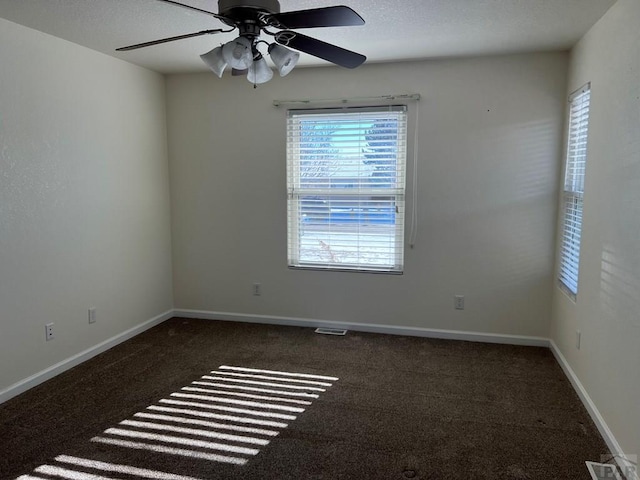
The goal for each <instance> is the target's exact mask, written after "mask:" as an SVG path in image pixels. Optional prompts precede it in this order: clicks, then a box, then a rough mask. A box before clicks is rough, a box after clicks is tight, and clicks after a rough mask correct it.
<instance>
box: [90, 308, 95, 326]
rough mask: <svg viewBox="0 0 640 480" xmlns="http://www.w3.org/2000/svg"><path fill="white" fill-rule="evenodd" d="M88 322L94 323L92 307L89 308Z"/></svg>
mask: <svg viewBox="0 0 640 480" xmlns="http://www.w3.org/2000/svg"><path fill="white" fill-rule="evenodd" d="M89 323H96V309H95V307H92V308H90V309H89Z"/></svg>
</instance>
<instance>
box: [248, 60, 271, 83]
mask: <svg viewBox="0 0 640 480" xmlns="http://www.w3.org/2000/svg"><path fill="white" fill-rule="evenodd" d="M272 78H273V71H272V70H271V69H270V68H269V65H267V61H266V60H265V59H264V57H263V56H262V55H260V56H259V57H258V58H257V59H256V60H254V62H253V63H252V64H251V66H250V67H249V71H248V72H247V80H249V81H250V82H251V83H253V84H260V83H266V82H268V81H269V80H271V79H272Z"/></svg>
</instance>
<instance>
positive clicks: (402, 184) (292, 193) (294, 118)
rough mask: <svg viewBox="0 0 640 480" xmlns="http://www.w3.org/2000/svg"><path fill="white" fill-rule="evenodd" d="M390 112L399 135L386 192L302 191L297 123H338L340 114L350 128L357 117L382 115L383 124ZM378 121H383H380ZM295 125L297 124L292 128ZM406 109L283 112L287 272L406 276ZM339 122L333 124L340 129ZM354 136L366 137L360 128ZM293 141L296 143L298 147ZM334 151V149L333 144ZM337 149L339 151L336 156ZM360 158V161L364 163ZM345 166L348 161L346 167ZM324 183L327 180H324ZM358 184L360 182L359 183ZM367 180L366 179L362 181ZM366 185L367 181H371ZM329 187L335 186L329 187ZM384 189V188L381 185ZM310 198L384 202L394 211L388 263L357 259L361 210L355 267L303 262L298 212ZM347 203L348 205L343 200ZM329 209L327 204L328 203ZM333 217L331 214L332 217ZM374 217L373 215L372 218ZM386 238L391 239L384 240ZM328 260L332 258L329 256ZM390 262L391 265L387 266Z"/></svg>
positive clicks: (331, 188)
mask: <svg viewBox="0 0 640 480" xmlns="http://www.w3.org/2000/svg"><path fill="white" fill-rule="evenodd" d="M389 112H393V115H395V116H397V117H398V119H397V121H398V130H397V137H396V144H395V145H394V155H393V157H394V158H395V161H394V167H395V169H394V170H393V172H394V173H393V178H394V180H393V182H392V183H393V186H392V187H388V186H387V187H386V188H380V187H378V188H374V187H370V188H363V187H362V185H361V184H359V185H358V186H357V188H354V190H353V191H351V190H350V189H348V188H344V189H340V188H337V186H336V185H333V186H328V187H324V188H305V187H303V186H302V181H301V179H302V178H303V176H302V174H301V163H302V161H303V160H301V154H300V138H301V136H300V135H298V136H297V137H296V133H295V132H296V130H295V128H296V125H297V126H298V127H299V125H300V123H299V122H302V121H304V119H308V120H312V119H313V117H314V116H316V115H317V117H318V118H321V117H327V116H335V117H337V118H339V117H340V116H341V114H345V120H344V122H345V124H346V123H348V122H349V121H353V120H350V118H353V117H357V115H359V114H360V115H365V116H370V115H373V116H374V117H375V115H376V114H380V115H381V118H383V117H385V116H387V117H388V116H389ZM381 121H382V120H381ZM296 122H298V123H296ZM407 122H408V107H407V105H382V106H355V107H341V108H306V109H290V110H288V111H287V265H288V267H289V268H290V269H296V270H322V271H341V272H345V271H346V272H361V273H376V274H400V275H401V274H403V272H404V250H405V248H404V236H405V231H404V230H405V208H406V171H407V163H408V162H407V136H408V126H407ZM339 123H340V122H339V120H338V121H336V124H339ZM358 131H359V132H360V134H361V135H365V132H366V130H365V129H364V128H363V127H362V126H361V125H360V126H359V127H358ZM296 138H297V141H296ZM332 146H333V144H332ZM340 148H341V147H340V146H339V147H338V150H339V149H340ZM336 155H346V154H345V152H344V151H340V152H338V153H337V154H336ZM364 156H365V155H364V153H362V157H363V158H364ZM345 164H346V161H345ZM345 164H340V167H344V165H345ZM327 178H328V177H327ZM358 178H360V177H358ZM362 178H368V177H362ZM369 181H370V180H369ZM330 183H331V184H333V182H330ZM383 183H384V182H383ZM310 195H313V196H315V197H319V198H321V199H322V198H324V199H325V201H327V200H329V198H328V197H331V198H336V197H344V198H343V199H342V200H339V201H337V203H338V204H339V203H340V201H343V202H349V201H350V200H353V202H355V203H358V205H360V202H362V203H364V204H365V205H366V204H367V202H370V201H372V200H371V199H372V198H373V197H378V198H380V197H386V198H387V200H385V202H388V205H389V206H391V205H392V207H389V208H391V209H393V212H392V213H391V215H392V217H393V223H392V224H391V225H392V226H393V234H392V237H390V238H392V242H391V243H392V244H393V247H390V250H391V251H392V252H393V253H392V254H389V255H388V257H385V258H388V262H387V263H386V264H384V265H379V264H378V265H374V264H372V263H366V262H362V261H361V260H360V255H361V254H362V250H361V245H360V239H361V238H363V237H362V233H361V228H362V227H363V226H365V225H367V224H366V222H365V221H363V218H364V217H365V216H366V215H367V213H366V210H365V209H361V210H358V211H359V212H361V213H360V214H359V216H358V220H357V221H354V222H353V223H354V226H356V227H357V229H356V230H357V233H356V234H355V236H356V237H357V239H358V241H357V245H358V246H357V255H356V256H357V257H358V260H357V261H355V262H347V263H343V262H341V261H333V259H331V258H329V259H328V260H323V261H311V260H309V259H304V258H303V254H301V252H302V251H304V248H303V247H302V235H303V234H304V231H303V225H302V221H301V218H302V217H301V209H302V208H303V207H302V204H303V197H306V198H307V199H308V198H309V196H310ZM347 198H349V200H346V199H347ZM329 203H330V202H329ZM331 215H332V214H329V217H331ZM374 215H375V214H374ZM334 226H335V224H334V223H332V221H331V220H329V221H328V227H327V228H328V230H331V228H332V227H334ZM387 236H390V235H389V234H387ZM330 257H331V256H330ZM391 259H393V261H392V260H391Z"/></svg>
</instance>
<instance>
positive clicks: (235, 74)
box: [231, 68, 249, 77]
mask: <svg viewBox="0 0 640 480" xmlns="http://www.w3.org/2000/svg"><path fill="white" fill-rule="evenodd" d="M248 71H249V69H248V68H245V69H244V70H238V69H237V68H232V69H231V76H233V77H243V76H245V75H246V74H247V72H248Z"/></svg>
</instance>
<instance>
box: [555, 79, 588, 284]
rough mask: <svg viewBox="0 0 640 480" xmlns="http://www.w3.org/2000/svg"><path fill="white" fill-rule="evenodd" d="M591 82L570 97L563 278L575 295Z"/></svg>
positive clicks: (562, 255)
mask: <svg viewBox="0 0 640 480" xmlns="http://www.w3.org/2000/svg"><path fill="white" fill-rule="evenodd" d="M590 99H591V90H590V85H589V84H587V85H585V86H584V87H582V88H581V89H580V90H578V91H577V92H575V93H574V94H573V95H572V96H571V97H570V99H569V100H570V110H569V132H568V136H567V158H566V166H565V179H564V201H563V209H564V212H563V213H564V215H563V225H562V246H561V250H560V271H559V274H558V278H559V280H560V281H561V282H562V283H563V284H564V286H565V287H566V288H567V289H568V290H569V292H571V293H572V294H573V295H577V293H578V268H579V264H580V236H581V233H582V203H583V195H584V176H585V166H586V160H587V134H588V130H589V105H590Z"/></svg>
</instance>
